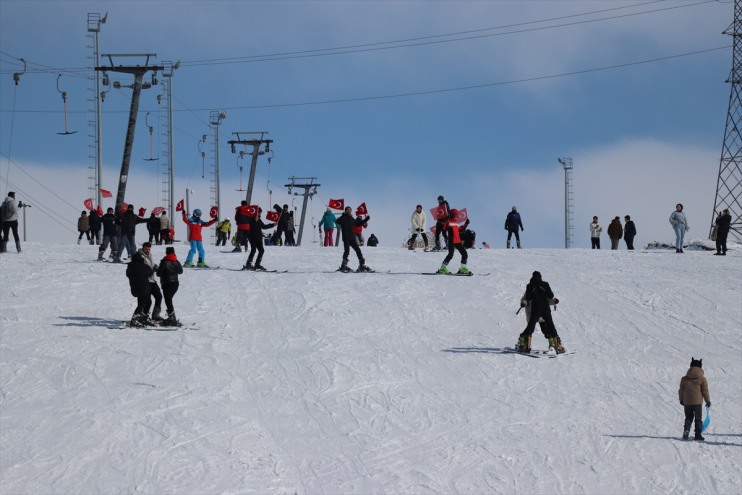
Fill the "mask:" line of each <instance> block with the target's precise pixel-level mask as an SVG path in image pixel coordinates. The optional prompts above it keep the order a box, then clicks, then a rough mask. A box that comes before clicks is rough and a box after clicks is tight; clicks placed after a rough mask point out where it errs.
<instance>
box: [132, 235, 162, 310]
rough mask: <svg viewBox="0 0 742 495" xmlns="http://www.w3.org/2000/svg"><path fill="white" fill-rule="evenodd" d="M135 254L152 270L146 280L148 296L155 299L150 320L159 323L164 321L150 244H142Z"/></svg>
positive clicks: (155, 265) (155, 266) (155, 267)
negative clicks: (147, 281)
mask: <svg viewBox="0 0 742 495" xmlns="http://www.w3.org/2000/svg"><path fill="white" fill-rule="evenodd" d="M137 252H138V253H140V254H141V255H142V258H143V259H144V264H145V265H147V266H148V267H150V268H151V269H152V275H150V276H149V278H148V280H149V288H150V294H151V295H152V296H154V298H155V307H154V309H153V310H152V318H151V320H152V321H161V320H163V319H164V318H163V317H162V315H161V314H160V313H161V312H162V292H161V291H160V286H159V285H157V280H156V279H155V272H157V264H156V263H155V260H154V259H153V258H152V243H151V242H145V243H144V244H142V249H140V250H139V251H137ZM148 314H149V313H148Z"/></svg>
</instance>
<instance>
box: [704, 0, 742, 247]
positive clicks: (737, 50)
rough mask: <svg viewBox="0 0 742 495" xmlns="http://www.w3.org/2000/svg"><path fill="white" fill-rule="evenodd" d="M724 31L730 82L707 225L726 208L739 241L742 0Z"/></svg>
mask: <svg viewBox="0 0 742 495" xmlns="http://www.w3.org/2000/svg"><path fill="white" fill-rule="evenodd" d="M724 34H728V35H730V36H732V39H733V48H732V71H731V73H730V75H729V79H728V80H727V81H726V82H728V83H729V84H731V92H730V94H729V110H728V111H727V122H726V127H725V129H724V143H723V144H722V147H721V161H720V163H719V178H718V180H717V182H716V198H715V200H714V211H713V212H712V213H711V215H712V216H711V224H713V223H714V221H715V220H716V216H717V214H718V212H719V211H721V210H723V209H725V208H729V210H730V213H731V214H732V225H731V230H730V231H729V240H734V241H737V242H742V220H740V215H742V170H740V162H742V0H734V22H733V23H732V25H731V26H729V27H728V28H727V29H726V31H724Z"/></svg>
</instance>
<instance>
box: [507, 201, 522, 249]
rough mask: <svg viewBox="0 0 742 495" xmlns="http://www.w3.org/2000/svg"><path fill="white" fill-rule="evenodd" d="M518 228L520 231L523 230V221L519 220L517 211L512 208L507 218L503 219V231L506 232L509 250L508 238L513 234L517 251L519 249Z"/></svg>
mask: <svg viewBox="0 0 742 495" xmlns="http://www.w3.org/2000/svg"><path fill="white" fill-rule="evenodd" d="M518 228H520V230H521V231H522V230H523V221H522V220H521V218H520V213H518V209H517V208H516V207H515V206H513V209H512V210H510V213H508V216H507V217H505V230H507V231H508V242H507V248H508V249H510V238H511V237H512V236H513V234H515V244H516V245H517V246H518V249H520V234H519V233H518Z"/></svg>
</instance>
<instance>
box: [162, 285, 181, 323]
mask: <svg viewBox="0 0 742 495" xmlns="http://www.w3.org/2000/svg"><path fill="white" fill-rule="evenodd" d="M179 286H180V283H178V282H171V283H167V284H162V295H163V297H164V298H165V307H166V308H167V314H168V315H171V314H173V313H174V312H175V307H174V306H173V296H174V295H175V293H176V292H178V287H179Z"/></svg>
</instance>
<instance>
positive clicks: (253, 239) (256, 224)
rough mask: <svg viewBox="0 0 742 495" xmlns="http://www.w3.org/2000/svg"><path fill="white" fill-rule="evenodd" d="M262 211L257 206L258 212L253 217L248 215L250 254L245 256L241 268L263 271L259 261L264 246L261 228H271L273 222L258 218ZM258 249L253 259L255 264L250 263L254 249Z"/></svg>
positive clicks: (261, 257)
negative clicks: (244, 261)
mask: <svg viewBox="0 0 742 495" xmlns="http://www.w3.org/2000/svg"><path fill="white" fill-rule="evenodd" d="M261 213H263V209H262V208H258V214H257V215H256V216H254V217H250V230H248V236H249V238H250V255H249V256H248V257H247V263H245V266H243V267H242V269H243V270H257V271H261V272H264V271H265V268H264V267H263V265H261V264H260V262H261V261H262V260H263V253H264V252H265V247H264V246H263V230H266V229H272V228H273V227H274V226H275V224H272V223H263V220H261V219H260V214H261ZM256 250H257V251H258V257H257V258H256V259H255V266H253V264H252V258H253V256H255V251H256Z"/></svg>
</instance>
